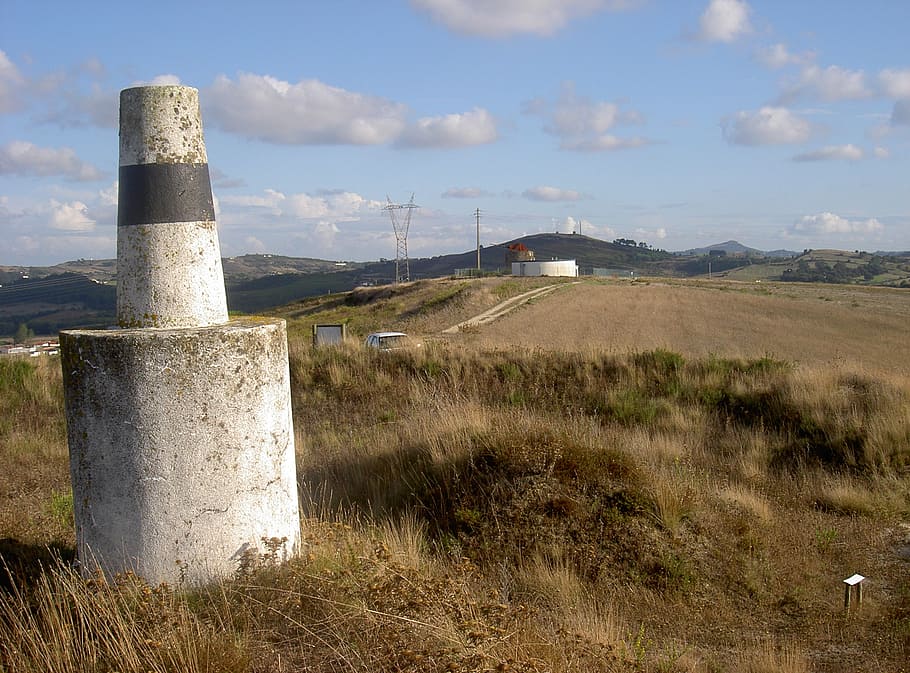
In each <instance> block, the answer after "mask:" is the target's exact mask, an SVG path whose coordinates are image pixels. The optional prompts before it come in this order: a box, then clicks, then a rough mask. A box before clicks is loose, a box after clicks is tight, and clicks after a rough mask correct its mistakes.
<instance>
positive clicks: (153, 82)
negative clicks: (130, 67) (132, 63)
mask: <svg viewBox="0 0 910 673" xmlns="http://www.w3.org/2000/svg"><path fill="white" fill-rule="evenodd" d="M178 84H180V77H179V76H178V75H156V76H155V77H152V79H150V80H148V81H143V80H139V81H136V82H134V83H133V84H132V85H131V86H165V85H171V86H174V85H178Z"/></svg>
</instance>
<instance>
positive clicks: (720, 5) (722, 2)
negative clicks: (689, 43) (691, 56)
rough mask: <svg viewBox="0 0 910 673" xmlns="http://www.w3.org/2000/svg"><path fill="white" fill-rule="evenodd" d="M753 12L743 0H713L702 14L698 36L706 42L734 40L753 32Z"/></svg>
mask: <svg viewBox="0 0 910 673" xmlns="http://www.w3.org/2000/svg"><path fill="white" fill-rule="evenodd" d="M751 12H752V9H751V8H750V7H749V4H748V3H747V2H744V1H743V0H711V2H710V3H708V7H707V8H706V9H705V11H704V12H703V13H702V15H701V19H700V21H699V30H698V38H699V39H700V40H703V41H705V42H734V41H735V40H737V39H739V38H740V37H742V36H743V35H747V34H748V33H751V32H752V26H751V24H750V23H749V14H750V13H751Z"/></svg>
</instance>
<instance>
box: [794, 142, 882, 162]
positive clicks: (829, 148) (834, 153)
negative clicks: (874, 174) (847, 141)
mask: <svg viewBox="0 0 910 673" xmlns="http://www.w3.org/2000/svg"><path fill="white" fill-rule="evenodd" d="M864 156H865V152H863V149H862V148H861V147H857V146H856V145H826V146H825V147H822V148H819V149H817V150H813V151H811V152H803V153H802V154H797V155H796V156H795V157H793V161H838V160H845V161H859V160H860V159H862V158H863V157H864Z"/></svg>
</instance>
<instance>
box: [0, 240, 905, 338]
mask: <svg viewBox="0 0 910 673" xmlns="http://www.w3.org/2000/svg"><path fill="white" fill-rule="evenodd" d="M617 241H618V242H615V243H609V242H606V241H601V240H598V239H595V238H591V237H588V236H582V235H577V234H535V235H531V236H525V237H522V238H519V239H515V240H513V241H507V242H505V243H501V244H497V245H492V246H487V247H484V248H483V249H482V250H481V268H482V271H483V272H484V273H486V274H497V273H508V268H507V265H506V251H507V248H508V246H509V245H511V244H515V243H521V244H523V245H525V246H526V247H527V248H529V249H531V250H532V251H534V253H535V256H536V258H537V259H541V260H546V259H554V258H555V259H575V260H576V262H577V263H578V266H579V270H580V273H581V274H583V275H584V274H591V273H592V272H594V270H595V269H610V270H616V269H623V270H630V271H635V272H636V274H637V275H639V276H651V277H690V276H705V277H707V276H709V275H710V276H712V277H718V278H728V279H732V280H745V281H756V280H760V281H769V280H789V281H801V282H824V283H859V284H866V285H890V286H896V287H908V286H910V257H907V256H903V257H902V256H900V255H897V254H894V255H888V256H884V255H872V254H869V253H863V252H847V251H824V250H809V251H806V252H804V253H803V254H802V255H800V256H799V257H798V258H796V259H775V258H772V257H757V256H755V254H754V253H757V252H758V251H753V249H751V248H746V246H742V245H741V244H739V243H736V242H735V241H730V242H728V243H725V244H718V245H717V246H710V247H709V248H705V249H704V250H707V251H708V252H709V253H710V251H711V250H714V251H715V252H716V253H719V252H723V253H724V254H698V255H684V256H680V255H671V254H669V253H666V252H663V251H659V250H652V249H649V248H647V247H643V246H641V245H638V244H635V242H634V241H625V240H624V239H617ZM726 248H729V250H730V251H731V252H730V253H727V251H726ZM743 251H746V252H748V253H749V254H740V253H742V252H743ZM768 254H769V255H770V253H768ZM222 263H223V267H224V272H225V284H226V289H227V295H228V306H229V308H230V310H232V311H241V312H245V313H255V312H260V311H263V310H266V309H269V308H272V307H275V306H281V305H283V304H287V303H289V302H292V301H295V300H297V299H301V298H304V297H310V296H318V295H321V294H327V293H335V292H344V291H348V290H351V289H353V288H355V287H358V286H363V285H368V286H373V285H384V284H389V283H392V282H393V281H394V278H395V262H394V260H391V261H390V260H385V261H378V262H367V263H360V262H332V261H326V260H317V259H307V258H291V257H284V256H280V255H243V256H240V257H233V258H225V259H224V260H222ZM476 265H477V254H476V251H474V250H471V251H467V252H463V253H459V254H451V255H440V256H436V257H430V258H416V259H411V260H409V268H410V276H411V279H412V280H420V279H428V278H441V277H446V276H452V275H454V274H456V272H458V270H464V269H474V268H476ZM115 267H116V264H115V262H114V261H113V260H78V261H76V262H68V263H66V264H61V265H58V266H56V267H47V268H38V267H29V268H25V267H0V279H2V278H5V279H6V280H5V282H4V287H3V288H0V290H5V291H6V293H5V294H0V317H2V318H3V320H2V322H0V334H3V333H6V334H11V333H12V332H13V331H14V330H15V329H16V327H17V326H18V325H19V324H20V323H23V322H25V323H28V324H29V326H30V327H31V328H32V329H33V330H35V331H36V332H39V333H42V332H45V331H47V333H52V332H54V331H56V330H58V329H65V328H67V327H75V326H87V325H91V324H100V323H104V324H110V321H111V317H112V315H113V311H114V302H113V294H112V292H111V291H110V290H100V289H99V288H98V287H97V282H95V281H100V282H102V283H106V284H111V283H112V282H114V281H113V280H112V279H113V278H114V277H115V273H116V269H115ZM61 273H67V274H72V273H79V274H81V275H82V276H83V277H84V279H85V282H83V283H82V284H81V287H83V288H84V289H85V295H84V296H75V295H72V293H70V294H67V295H61V296H60V297H56V296H54V295H53V293H49V294H47V295H46V296H45V297H44V300H45V301H44V303H41V304H32V303H30V302H29V300H27V299H23V298H22V297H23V296H24V295H27V294H28V292H29V291H28V289H27V288H28V286H29V283H33V282H34V281H36V280H40V279H41V278H43V277H47V276H48V275H53V276H58V275H60V274H61ZM23 275H28V276H29V279H28V280H27V281H24V280H22V278H21V277H22V276H23ZM88 279H91V281H93V282H92V283H91V284H89V280H88ZM74 287H75V286H74ZM105 297H106V298H107V303H104V298H105ZM99 302H101V303H99ZM33 323H34V324H33Z"/></svg>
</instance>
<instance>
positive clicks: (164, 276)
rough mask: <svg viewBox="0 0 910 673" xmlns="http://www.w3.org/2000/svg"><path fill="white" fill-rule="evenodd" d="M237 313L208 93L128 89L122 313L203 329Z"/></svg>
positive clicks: (127, 322)
mask: <svg viewBox="0 0 910 673" xmlns="http://www.w3.org/2000/svg"><path fill="white" fill-rule="evenodd" d="M227 319H228V312H227V297H226V294H225V289H224V274H223V271H222V266H221V254H220V250H219V246H218V230H217V227H216V226H215V212H214V206H213V202H212V188H211V181H210V179H209V173H208V158H207V154H206V150H205V141H204V138H203V133H202V115H201V113H200V110H199V92H198V91H197V90H196V89H193V88H192V87H187V86H145V87H137V88H133V89H125V90H123V91H121V92H120V180H119V202H118V214H117V320H118V323H119V325H120V326H121V327H201V326H205V325H216V324H219V323H223V322H226V321H227Z"/></svg>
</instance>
